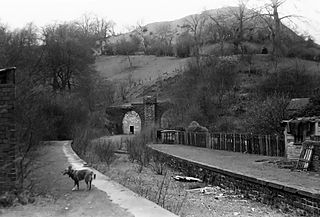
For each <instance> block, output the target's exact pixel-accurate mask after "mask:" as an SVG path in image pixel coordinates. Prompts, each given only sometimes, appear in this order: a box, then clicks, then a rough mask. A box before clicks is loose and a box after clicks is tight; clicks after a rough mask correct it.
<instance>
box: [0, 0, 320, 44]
mask: <svg viewBox="0 0 320 217" xmlns="http://www.w3.org/2000/svg"><path fill="white" fill-rule="evenodd" d="M0 1H1V4H0V22H1V23H5V24H8V25H9V26H10V27H11V28H20V27H23V26H24V25H25V24H26V23H28V22H34V23H35V24H36V25H37V26H44V25H46V24H50V23H52V22H55V21H58V22H60V21H72V20H75V19H77V18H79V17H80V16H81V15H83V14H85V13H93V14H95V15H98V16H101V17H105V18H107V19H108V20H113V21H114V22H115V23H116V24H117V28H116V30H117V31H118V32H119V31H124V30H125V27H127V26H132V25H135V24H136V23H137V21H142V22H143V24H148V23H151V22H158V21H170V20H174V19H178V18H182V17H184V16H186V15H190V14H195V13H200V12H201V11H203V10H204V9H214V8H220V7H223V6H235V5H237V3H238V0H112V1H111V0H0ZM268 1H269V0H250V1H249V3H248V6H249V7H252V6H261V5H263V4H264V3H265V2H268ZM280 12H282V14H283V15H287V14H296V15H299V16H301V18H299V19H298V20H295V22H296V23H297V24H298V28H299V31H300V32H301V33H302V32H307V33H309V34H310V35H312V36H313V38H315V39H316V41H317V42H318V43H320V0H287V2H286V3H285V4H284V5H283V6H282V7H281V8H280Z"/></svg>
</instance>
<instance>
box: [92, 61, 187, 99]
mask: <svg viewBox="0 0 320 217" xmlns="http://www.w3.org/2000/svg"><path fill="white" fill-rule="evenodd" d="M187 60H188V58H183V59H182V58H175V57H156V56H145V55H136V56H130V61H131V62H132V67H130V64H129V61H128V57H127V56H100V57H98V58H97V59H96V63H95V68H96V70H97V71H98V72H99V73H100V74H101V75H102V76H103V77H105V78H106V79H108V80H110V81H113V82H114V84H115V85H116V86H117V85H120V84H122V85H125V86H126V87H127V88H128V93H127V95H128V98H129V99H128V101H130V100H132V101H136V100H138V99H140V98H141V96H142V95H143V93H145V94H148V93H146V92H145V89H148V88H149V87H150V86H154V85H155V84H156V82H157V81H163V80H166V79H168V78H172V77H175V76H176V75H177V74H179V73H181V72H182V70H183V68H184V66H185V65H186V63H187Z"/></svg>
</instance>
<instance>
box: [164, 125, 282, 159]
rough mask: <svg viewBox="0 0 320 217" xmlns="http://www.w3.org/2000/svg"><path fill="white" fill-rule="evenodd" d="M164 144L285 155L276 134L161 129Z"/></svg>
mask: <svg viewBox="0 0 320 217" xmlns="http://www.w3.org/2000/svg"><path fill="white" fill-rule="evenodd" d="M161 138H162V139H161V141H162V143H166V144H183V145H192V146H197V147H203V148H211V149H217V150H225V151H233V152H242V153H248V154H258V155H266V156H285V141H284V137H283V136H278V135H253V134H237V133H194V132H184V131H177V130H165V131H161Z"/></svg>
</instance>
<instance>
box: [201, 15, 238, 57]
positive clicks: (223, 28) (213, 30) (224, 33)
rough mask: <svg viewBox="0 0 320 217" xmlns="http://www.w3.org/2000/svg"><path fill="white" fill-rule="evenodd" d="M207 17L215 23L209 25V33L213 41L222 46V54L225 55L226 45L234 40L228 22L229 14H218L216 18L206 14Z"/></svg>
mask: <svg viewBox="0 0 320 217" xmlns="http://www.w3.org/2000/svg"><path fill="white" fill-rule="evenodd" d="M206 16H207V17H208V18H209V19H210V20H211V21H213V22H211V23H208V25H207V31H208V32H209V34H210V35H211V39H212V40H213V41H217V42H219V44H220V53H221V55H224V43H225V41H227V40H230V39H232V38H233V33H232V30H231V28H230V26H229V25H228V23H227V22H226V20H227V14H224V13H218V14H217V15H216V16H214V15H211V14H209V13H206Z"/></svg>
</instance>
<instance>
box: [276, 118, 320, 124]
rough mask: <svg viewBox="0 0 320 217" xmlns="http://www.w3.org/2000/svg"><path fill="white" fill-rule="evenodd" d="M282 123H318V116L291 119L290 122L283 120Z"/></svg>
mask: <svg viewBox="0 0 320 217" xmlns="http://www.w3.org/2000/svg"><path fill="white" fill-rule="evenodd" d="M282 122H283V123H289V122H290V123H298V122H301V123H303V122H320V117H319V116H313V117H298V118H292V119H290V120H284V121H282Z"/></svg>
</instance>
